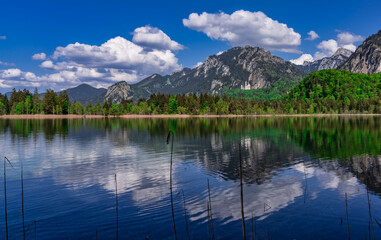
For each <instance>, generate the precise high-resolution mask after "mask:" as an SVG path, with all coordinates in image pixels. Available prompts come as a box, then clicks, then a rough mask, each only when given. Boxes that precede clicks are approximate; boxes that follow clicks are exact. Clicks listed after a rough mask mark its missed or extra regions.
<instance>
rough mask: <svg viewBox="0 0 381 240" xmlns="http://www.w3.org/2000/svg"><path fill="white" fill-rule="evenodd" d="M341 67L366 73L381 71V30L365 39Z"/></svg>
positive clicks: (354, 71)
mask: <svg viewBox="0 0 381 240" xmlns="http://www.w3.org/2000/svg"><path fill="white" fill-rule="evenodd" d="M339 69H343V70H348V71H350V72H353V73H366V74H372V73H378V72H381V30H380V31H378V33H376V34H373V35H372V36H370V37H368V38H367V39H365V41H364V42H363V43H362V44H361V45H360V46H359V47H358V48H357V49H356V51H355V52H354V53H353V54H352V55H351V57H350V58H349V59H348V60H347V61H346V62H344V63H343V64H342V65H341V66H340V67H339Z"/></svg>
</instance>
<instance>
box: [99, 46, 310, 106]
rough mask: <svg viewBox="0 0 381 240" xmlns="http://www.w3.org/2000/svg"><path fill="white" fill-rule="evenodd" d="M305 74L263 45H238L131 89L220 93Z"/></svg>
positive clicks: (138, 94) (139, 94)
mask: <svg viewBox="0 0 381 240" xmlns="http://www.w3.org/2000/svg"><path fill="white" fill-rule="evenodd" d="M305 75H306V74H305V73H304V72H303V71H301V70H299V69H298V68H296V67H295V66H294V65H293V64H291V63H289V62H286V61H285V60H283V59H282V58H280V57H276V56H273V55H272V54H271V53H270V52H267V51H265V50H264V49H262V48H259V47H250V46H246V47H234V48H232V49H229V50H227V51H225V52H223V53H222V54H219V55H212V56H210V57H208V58H207V59H206V60H205V62H204V63H203V64H201V65H199V66H197V67H196V68H193V69H189V68H184V69H183V70H181V71H178V72H175V73H173V74H171V75H167V76H161V75H158V74H154V75H152V76H150V77H148V78H146V79H143V80H142V81H141V82H139V83H136V84H133V85H131V91H132V93H133V99H138V98H147V97H149V96H150V95H151V94H153V93H164V94H182V93H191V92H193V93H202V92H204V93H211V94H220V93H223V92H225V91H226V90H229V89H258V88H264V87H267V86H270V85H271V84H273V83H275V82H277V81H295V82H298V81H301V80H302V78H303V77H304V76H305ZM130 93H131V92H129V94H130ZM130 96H131V95H128V97H130ZM106 97H107V96H106Z"/></svg>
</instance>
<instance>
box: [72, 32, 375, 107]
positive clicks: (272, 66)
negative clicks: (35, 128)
mask: <svg viewBox="0 0 381 240" xmlns="http://www.w3.org/2000/svg"><path fill="white" fill-rule="evenodd" d="M337 68H338V69H343V70H347V71H350V72H354V73H367V74H371V73H377V72H381V30H380V31H379V32H378V33H377V34H374V35H372V36H370V37H368V38H367V39H366V40H365V41H364V42H363V43H362V44H361V45H360V46H359V47H358V48H357V49H356V51H355V52H354V53H352V52H351V51H349V50H347V49H344V48H340V49H338V50H337V51H336V52H335V53H334V54H333V55H332V56H331V57H325V58H322V59H320V60H317V61H314V62H304V63H303V65H295V64H292V63H290V62H288V61H285V60H283V59H282V58H280V57H277V56H274V55H272V54H271V53H270V52H268V51H266V50H264V49H263V48H259V47H251V46H246V47H233V48H231V49H229V50H227V51H225V52H223V53H220V54H217V55H211V56H209V57H208V58H207V59H206V60H205V62H204V63H202V64H200V65H198V66H197V67H195V68H192V69H191V68H184V69H182V70H180V71H176V72H174V73H172V74H170V75H165V76H162V75H159V74H153V75H151V76H149V77H147V78H145V79H143V80H142V81H140V82H138V83H135V84H128V83H127V82H125V81H122V82H118V83H115V84H114V85H112V86H110V87H109V88H108V89H96V88H93V87H91V86H90V85H86V84H82V85H79V86H77V87H75V88H71V89H67V93H68V95H69V98H70V99H71V101H79V102H81V103H82V104H86V103H93V104H94V103H102V102H103V101H104V100H106V99H111V101H112V102H115V103H120V102H121V101H122V100H123V99H126V100H130V99H132V100H137V99H139V98H148V97H149V96H150V95H151V94H158V93H162V94H187V93H210V94H224V93H227V92H228V91H231V90H237V89H242V90H250V91H253V94H256V91H257V90H261V89H267V90H268V92H271V91H272V90H274V88H283V87H284V86H287V89H290V88H292V87H293V86H296V85H297V84H298V83H299V82H300V81H301V80H302V79H303V78H304V77H305V76H307V74H309V73H310V72H313V71H319V70H323V69H337ZM275 90H279V89H275ZM280 90H281V89H280ZM287 91H288V90H287ZM276 92H279V94H284V91H283V92H282V91H276Z"/></svg>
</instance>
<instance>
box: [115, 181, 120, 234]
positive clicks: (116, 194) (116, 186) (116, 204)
mask: <svg viewBox="0 0 381 240" xmlns="http://www.w3.org/2000/svg"><path fill="white" fill-rule="evenodd" d="M115 209H116V240H118V238H119V229H118V228H119V205H118V181H117V180H116V174H115Z"/></svg>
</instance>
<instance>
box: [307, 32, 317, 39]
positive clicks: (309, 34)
mask: <svg viewBox="0 0 381 240" xmlns="http://www.w3.org/2000/svg"><path fill="white" fill-rule="evenodd" d="M307 34H308V36H309V37H308V38H306V40H315V39H317V38H319V35H318V34H317V33H316V32H315V31H309V32H308V33H307Z"/></svg>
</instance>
